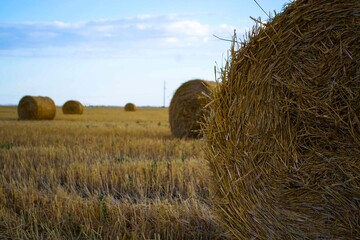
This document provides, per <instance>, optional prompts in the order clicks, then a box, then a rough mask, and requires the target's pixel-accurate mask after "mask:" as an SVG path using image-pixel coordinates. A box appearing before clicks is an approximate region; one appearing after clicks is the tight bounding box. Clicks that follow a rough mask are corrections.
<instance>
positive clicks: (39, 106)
mask: <svg viewBox="0 0 360 240" xmlns="http://www.w3.org/2000/svg"><path fill="white" fill-rule="evenodd" d="M17 111H18V115H19V119H20V120H52V119H54V117H55V115H56V106H55V103H54V101H53V100H52V99H51V98H49V97H40V96H39V97H34V96H24V97H23V98H21V100H20V102H19V105H18V108H17Z"/></svg>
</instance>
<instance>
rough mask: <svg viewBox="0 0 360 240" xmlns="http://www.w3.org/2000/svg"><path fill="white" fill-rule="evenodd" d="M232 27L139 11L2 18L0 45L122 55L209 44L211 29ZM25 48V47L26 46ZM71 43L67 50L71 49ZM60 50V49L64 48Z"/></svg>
mask: <svg viewBox="0 0 360 240" xmlns="http://www.w3.org/2000/svg"><path fill="white" fill-rule="evenodd" d="M233 30H234V27H232V26H231V25H229V24H226V23H224V24H218V25H210V24H206V23H203V22H200V21H199V20H196V19H194V18H193V17H190V16H185V15H177V14H172V15H160V16H150V15H142V16H136V17H132V18H123V19H115V20H111V19H101V20H96V21H87V22H62V21H53V22H26V23H7V24H4V23H0V51H1V53H2V54H5V55H14V54H20V55H21V52H24V55H28V54H30V53H31V52H32V53H33V54H34V55H35V56H36V55H51V54H53V55H54V56H57V54H59V53H60V52H61V55H64V54H65V55H66V50H67V51H69V54H70V55H72V56H73V55H74V54H75V53H74V51H76V55H81V54H82V52H83V54H84V55H86V54H88V53H89V49H91V52H92V53H97V54H100V55H101V54H108V53H109V52H112V54H115V55H116V53H117V52H118V54H117V55H121V54H122V52H127V51H129V49H135V50H141V49H144V51H145V50H146V49H149V48H152V49H158V50H164V51H166V48H168V47H181V48H194V47H198V46H200V45H204V44H209V43H210V42H211V41H210V39H211V38H213V35H218V36H220V37H224V35H225V37H228V36H231V34H232V33H233ZM26 49H28V50H26ZM70 49H71V52H70ZM63 50H64V51H63Z"/></svg>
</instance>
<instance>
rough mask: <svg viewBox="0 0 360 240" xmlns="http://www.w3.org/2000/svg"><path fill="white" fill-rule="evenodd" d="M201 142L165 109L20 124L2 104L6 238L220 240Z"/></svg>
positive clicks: (1, 222)
mask: <svg viewBox="0 0 360 240" xmlns="http://www.w3.org/2000/svg"><path fill="white" fill-rule="evenodd" d="M203 144H204V143H203V140H185V139H176V138H173V137H171V134H170V129H169V123H168V109H167V108H139V109H138V111H136V112H125V111H124V110H123V109H122V108H111V107H87V108H85V110H84V114H83V115H63V114H62V112H61V109H60V108H58V109H57V114H56V117H55V120H52V121H18V120H17V111H16V107H0V239H2V238H4V239H7V238H8V239H214V238H218V237H219V234H220V231H219V230H218V229H217V227H216V225H215V222H214V219H213V216H212V215H211V211H210V208H211V203H210V194H211V193H210V190H209V187H210V172H209V169H208V167H207V163H206V161H205V160H204V156H203V152H202V145H203Z"/></svg>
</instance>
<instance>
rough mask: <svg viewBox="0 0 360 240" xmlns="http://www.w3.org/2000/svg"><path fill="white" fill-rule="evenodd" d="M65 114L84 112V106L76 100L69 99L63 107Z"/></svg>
mask: <svg viewBox="0 0 360 240" xmlns="http://www.w3.org/2000/svg"><path fill="white" fill-rule="evenodd" d="M62 111H63V113H64V114H83V112H84V106H83V105H82V104H81V103H80V102H79V101H76V100H69V101H67V102H66V103H64V105H63V107H62Z"/></svg>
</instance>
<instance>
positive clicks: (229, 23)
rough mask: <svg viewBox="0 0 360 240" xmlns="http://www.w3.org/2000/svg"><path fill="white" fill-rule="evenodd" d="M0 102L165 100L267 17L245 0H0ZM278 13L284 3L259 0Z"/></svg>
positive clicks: (205, 72)
mask: <svg viewBox="0 0 360 240" xmlns="http://www.w3.org/2000/svg"><path fill="white" fill-rule="evenodd" d="M0 1H1V4H0V105H8V104H17V103H18V102H19V100H20V99H21V97H22V96H24V95H34V96H49V97H51V98H52V99H53V100H54V101H55V103H56V105H60V106H61V105H62V104H63V103H64V102H65V101H67V100H70V99H74V100H79V101H81V102H82V103H83V104H85V105H113V106H123V105H125V104H126V103H127V102H133V103H135V104H136V105H138V106H162V105H163V88H164V82H166V92H165V104H166V106H168V105H169V103H170V100H171V97H172V95H173V93H174V92H175V91H176V89H177V88H178V87H179V86H180V85H181V84H182V83H183V82H185V81H188V80H190V79H194V78H200V79H206V80H214V79H215V74H214V66H218V67H221V66H222V64H223V63H224V60H225V59H226V56H227V51H228V49H229V48H230V43H229V42H226V41H221V40H219V39H217V38H216V37H214V35H216V36H219V37H221V38H225V39H231V37H232V35H233V32H234V29H236V31H237V34H238V37H241V36H242V35H243V34H244V33H245V31H247V30H249V29H250V28H251V27H252V25H253V24H254V22H253V21H252V20H251V19H250V16H251V17H254V18H258V17H261V18H262V19H264V20H266V19H267V17H266V15H265V14H264V13H263V11H262V10H261V9H260V8H259V7H258V6H257V5H256V3H255V1H254V0H237V1H235V0H222V1H213V0H208V1H205V0H192V1H190V0H182V1H165V0H153V1H143V0H138V1H123V0H61V1H59V0H31V1H29V0H0ZM257 2H258V3H259V4H260V5H261V6H262V8H263V9H264V10H265V11H266V12H274V11H276V12H279V11H281V9H282V7H283V6H284V4H287V3H289V1H288V0H287V1H286V0H273V1H268V0H258V1H257Z"/></svg>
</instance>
